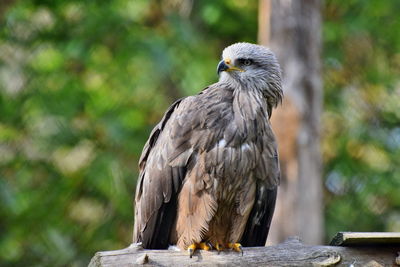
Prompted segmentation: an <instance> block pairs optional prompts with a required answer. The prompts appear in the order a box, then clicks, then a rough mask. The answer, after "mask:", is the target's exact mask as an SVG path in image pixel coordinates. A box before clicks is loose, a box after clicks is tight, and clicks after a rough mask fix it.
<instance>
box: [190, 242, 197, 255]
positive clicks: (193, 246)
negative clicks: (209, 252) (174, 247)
mask: <svg viewBox="0 0 400 267" xmlns="http://www.w3.org/2000/svg"><path fill="white" fill-rule="evenodd" d="M196 248H197V244H191V245H190V246H189V247H188V252H189V257H190V258H192V256H193V253H194V251H195V250H196Z"/></svg>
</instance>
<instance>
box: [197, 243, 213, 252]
mask: <svg viewBox="0 0 400 267" xmlns="http://www.w3.org/2000/svg"><path fill="white" fill-rule="evenodd" d="M197 248H199V249H202V250H206V251H208V250H210V249H211V246H209V245H208V244H207V243H205V242H201V243H199V245H198V246H197Z"/></svg>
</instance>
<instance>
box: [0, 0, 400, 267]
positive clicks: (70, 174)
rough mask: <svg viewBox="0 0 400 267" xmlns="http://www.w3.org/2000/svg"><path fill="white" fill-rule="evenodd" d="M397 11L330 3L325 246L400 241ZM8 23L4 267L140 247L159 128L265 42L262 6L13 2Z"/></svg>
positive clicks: (1, 36) (3, 107) (3, 99)
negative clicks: (222, 64)
mask: <svg viewBox="0 0 400 267" xmlns="http://www.w3.org/2000/svg"><path fill="white" fill-rule="evenodd" d="M2 5H3V4H2ZM399 11H400V6H399V3H398V1H378V0H374V1H368V3H367V2H365V1H362V0H351V1H346V2H343V1H335V0H327V1H325V5H324V9H323V16H324V20H325V22H324V32H323V37H324V46H325V50H324V55H323V61H324V71H323V74H324V81H325V112H324V114H323V122H324V133H323V156H324V161H325V174H326V175H325V177H326V179H325V180H326V183H325V185H326V227H327V238H328V239H329V238H330V237H331V236H332V235H333V233H334V232H337V231H339V230H357V231H363V230H365V231H400V212H399V210H400V195H399V194H398V188H399V187H400V170H399V167H398V166H399V165H400V109H399V103H400V86H399V77H400V76H399V74H400V53H399V51H400V32H399V29H400V21H399V20H398V13H399ZM0 26H1V27H0V176H1V179H0V201H1V206H0V229H1V231H0V263H1V264H0V265H2V266H64V265H68V266H70V265H71V266H85V265H87V263H88V261H89V259H90V258H91V256H93V254H94V252H96V251H99V250H112V249H119V248H123V247H126V246H127V245H128V244H129V243H130V242H131V235H132V226H133V207H132V200H133V194H134V189H135V181H136V177H137V161H138V157H139V155H140V152H141V149H142V147H143V145H144V143H145V141H146V139H147V137H148V134H149V132H150V130H151V128H152V127H153V126H154V125H155V124H156V123H157V122H158V120H159V118H160V117H161V116H162V114H163V112H164V111H165V109H166V108H167V107H168V105H169V104H170V103H171V102H172V101H173V100H174V99H176V98H178V97H180V96H182V95H188V94H193V93H196V92H198V91H200V90H201V89H202V88H203V87H205V86H206V85H208V84H210V83H212V82H214V81H216V74H215V68H216V64H217V62H218V59H219V57H220V52H221V50H222V48H223V47H225V46H226V45H228V44H230V43H233V42H236V41H250V42H255V41H256V34H257V1H250V0H247V1H244V0H234V1H232V0H224V1H212V0H203V1H185V0H165V1H161V0H151V1H147V0H135V1H131V0H116V1H99V0H97V1H88V0H87V1H61V0H60V1H50V0H41V1H40V0H24V1H13V0H7V1H4V5H3V6H2V7H0Z"/></svg>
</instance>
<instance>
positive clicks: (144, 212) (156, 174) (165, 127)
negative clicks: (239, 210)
mask: <svg viewBox="0 0 400 267" xmlns="http://www.w3.org/2000/svg"><path fill="white" fill-rule="evenodd" d="M216 99H217V98H216V97H215V96H214V95H213V94H211V95H207V97H205V96H204V95H203V93H200V94H199V95H197V96H190V97H187V98H184V99H180V100H178V101H177V102H175V103H174V104H173V105H172V106H171V107H170V108H169V109H168V110H167V112H166V113H165V115H164V117H163V119H162V120H161V122H160V123H159V124H158V125H157V126H156V127H155V128H154V130H153V131H152V133H151V135H150V138H149V140H148V141H147V143H146V145H145V147H144V149H143V152H142V156H141V158H140V162H139V168H140V174H139V180H138V185H137V189H136V198H135V226H134V238H133V239H134V242H142V245H143V247H145V248H166V247H167V246H168V245H169V241H170V236H171V228H173V224H174V223H175V220H176V215H177V210H178V207H177V200H178V197H179V194H180V191H181V189H182V182H183V180H184V179H186V178H185V177H186V175H187V173H189V171H190V170H191V168H193V164H191V163H190V162H194V161H196V159H194V157H197V153H198V151H199V150H201V151H204V150H205V149H206V147H208V146H210V143H215V142H216V140H217V136H216V134H215V133H213V132H212V131H210V130H209V129H208V127H209V126H208V125H207V124H208V123H214V121H215V120H219V116H222V115H220V113H222V112H219V113H218V114H217V113H216V112H215V113H216V114H217V115H216V116H215V117H214V116H212V115H210V114H209V108H208V106H211V107H212V106H213V103H211V102H212V101H213V100H215V101H217V100H218V99H217V100H216ZM206 117H207V118H208V119H207V122H206V120H205V118H206ZM201 183H202V182H201Z"/></svg>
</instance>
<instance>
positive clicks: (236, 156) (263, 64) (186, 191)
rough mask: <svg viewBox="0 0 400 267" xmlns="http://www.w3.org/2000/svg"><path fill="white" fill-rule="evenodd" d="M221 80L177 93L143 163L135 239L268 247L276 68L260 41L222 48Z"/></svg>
mask: <svg viewBox="0 0 400 267" xmlns="http://www.w3.org/2000/svg"><path fill="white" fill-rule="evenodd" d="M217 72H218V74H219V81H218V82H217V83H215V84H212V85H210V86H208V87H207V88H205V89H204V90H203V91H202V92H200V93H199V94H198V95H195V96H189V97H185V98H182V99H179V100H177V101H176V102H175V103H174V104H172V106H171V107H170V108H169V109H168V110H167V111H166V113H165V115H164V117H163V118H162V120H161V121H160V123H159V124H158V125H157V126H156V127H155V128H154V129H153V131H152V132H151V134H150V137H149V140H148V141H147V143H146V145H145V146H144V149H143V152H142V155H141V157H140V161H139V168H140V175H139V180H138V183H137V189H136V198H135V226H134V236H133V241H134V242H137V243H138V242H141V243H142V246H143V247H144V248H149V249H162V248H167V247H168V246H169V245H177V246H178V247H179V248H181V249H185V250H186V249H187V250H188V251H189V253H190V256H192V254H193V252H194V251H195V250H196V249H205V250H209V249H211V248H216V249H217V250H218V251H219V250H222V249H225V248H230V249H234V250H236V251H242V249H241V246H242V245H243V246H264V245H265V242H266V239H267V235H268V231H269V227H270V223H271V219H272V215H273V212H274V208H275V200H276V195H277V186H278V184H279V178H280V171H279V161H278V153H277V144H276V141H275V137H274V134H273V132H272V130H271V125H270V121H269V119H270V117H271V111H272V108H273V107H276V106H277V104H278V103H279V102H281V100H282V97H283V93H282V87H281V70H280V67H279V64H278V61H277V59H276V57H275V56H274V54H273V53H272V52H271V51H270V50H269V49H268V48H266V47H263V46H260V45H255V44H250V43H236V44H233V45H231V46H229V47H227V48H225V49H224V51H223V53H222V60H221V62H220V63H219V64H218V68H217Z"/></svg>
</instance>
